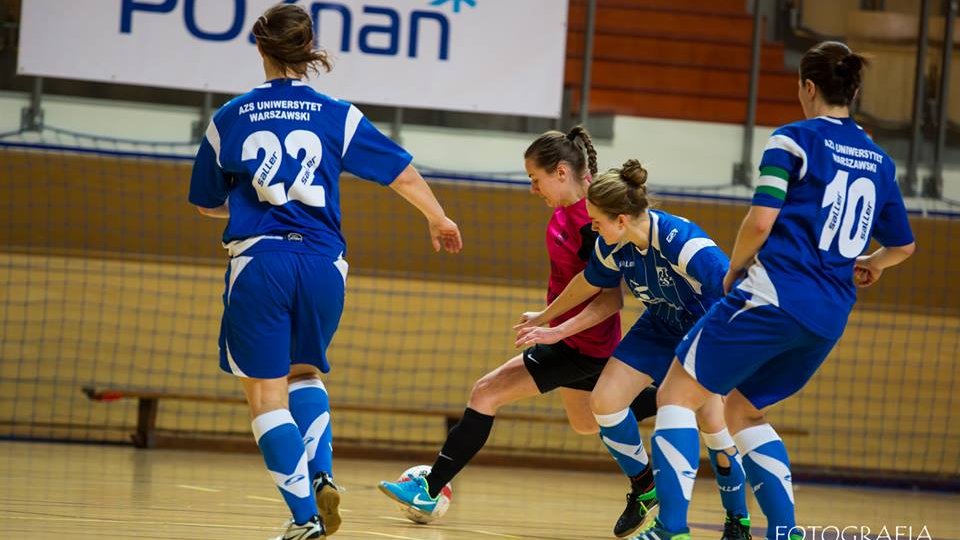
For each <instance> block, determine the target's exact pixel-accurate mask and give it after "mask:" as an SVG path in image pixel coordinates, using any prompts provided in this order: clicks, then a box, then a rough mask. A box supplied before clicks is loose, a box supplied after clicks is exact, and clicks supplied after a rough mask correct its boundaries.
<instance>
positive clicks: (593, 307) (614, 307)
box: [514, 288, 623, 348]
mask: <svg viewBox="0 0 960 540" xmlns="http://www.w3.org/2000/svg"><path fill="white" fill-rule="evenodd" d="M622 308H623V291H621V290H620V289H619V288H617V289H603V290H602V291H600V294H598V295H597V297H596V298H594V299H593V301H591V302H590V303H589V304H587V307H585V308H583V311H581V312H580V313H577V314H576V316H574V317H572V318H570V319H567V320H565V321H563V323H561V324H559V325H557V326H554V327H544V326H525V327H521V328H520V329H519V330H518V331H517V341H516V342H515V343H514V345H515V346H516V347H518V348H523V347H529V346H531V345H534V344H537V343H541V344H544V345H550V344H553V343H556V342H558V341H560V340H562V339H567V338H568V337H570V336H573V335H576V334H579V333H580V332H583V331H584V330H586V329H588V328H593V327H594V326H596V325H598V324H600V323H601V322H603V321H605V320H607V319H608V318H610V316H611V315H613V314H614V313H617V312H618V311H620V310H621V309H622ZM525 315H526V314H525ZM521 324H522V323H521ZM518 326H519V325H518Z"/></svg>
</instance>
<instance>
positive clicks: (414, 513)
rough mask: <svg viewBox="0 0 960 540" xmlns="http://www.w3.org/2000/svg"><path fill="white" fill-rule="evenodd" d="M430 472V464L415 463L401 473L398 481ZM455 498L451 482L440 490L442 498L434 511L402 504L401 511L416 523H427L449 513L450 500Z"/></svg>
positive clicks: (407, 480)
mask: <svg viewBox="0 0 960 540" xmlns="http://www.w3.org/2000/svg"><path fill="white" fill-rule="evenodd" d="M428 474H430V466H429V465H414V466H413V467H410V468H409V469H407V470H405V471H403V474H401V475H400V478H398V479H397V482H401V483H402V482H410V481H411V480H412V479H413V478H415V477H417V476H426V475H428ZM452 499H453V488H452V487H451V485H450V484H447V485H445V486H443V489H441V490H440V500H439V501H437V506H436V508H434V510H433V512H431V513H429V514H428V513H426V512H422V511H420V510H417V509H416V508H411V507H409V506H404V505H400V511H401V512H403V515H404V516H405V517H406V518H407V519H409V520H410V521H412V522H414V523H420V524H427V523H430V522H432V521H436V520H438V519H440V518H442V517H443V515H444V514H446V513H447V510H449V509H450V501H451V500H452Z"/></svg>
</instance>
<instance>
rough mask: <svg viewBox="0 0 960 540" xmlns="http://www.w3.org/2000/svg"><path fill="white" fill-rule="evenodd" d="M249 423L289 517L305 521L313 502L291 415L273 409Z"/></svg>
mask: <svg viewBox="0 0 960 540" xmlns="http://www.w3.org/2000/svg"><path fill="white" fill-rule="evenodd" d="M252 426H253V436H254V437H256V439H257V445H258V446H259V447H260V453H261V454H263V461H264V462H265V463H266V464H267V472H269V473H270V476H272V477H273V481H274V483H276V484H277V488H279V489H280V494H281V495H283V499H284V501H286V503H287V506H289V507H290V513H292V514H293V520H294V521H295V522H297V523H298V524H303V523H306V522H307V521H308V520H309V519H310V518H312V517H313V516H314V515H316V513H317V503H316V499H315V498H314V495H313V489H312V487H311V485H310V477H309V476H307V475H308V474H309V470H308V469H307V453H306V451H305V450H304V448H303V439H302V438H301V437H300V430H299V429H297V424H296V423H294V421H293V416H291V415H290V411H288V410H287V409H277V410H274V411H270V412H266V413H263V414H261V415H260V416H258V417H256V418H254V419H253V423H252Z"/></svg>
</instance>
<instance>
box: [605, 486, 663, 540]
mask: <svg viewBox="0 0 960 540" xmlns="http://www.w3.org/2000/svg"><path fill="white" fill-rule="evenodd" d="M658 504H660V502H659V501H658V500H657V488H650V490H649V491H646V492H643V493H640V492H639V491H638V490H630V493H627V507H626V508H624V509H623V513H622V514H620V518H619V519H617V524H616V525H614V526H613V535H614V536H616V537H617V538H626V537H628V536H630V535H631V534H633V533H635V532H637V529H639V528H640V527H641V526H642V525H643V522H644V521H645V520H646V519H647V516H648V515H649V514H650V511H651V510H653V509H654V508H655V507H656V506H657V505H658Z"/></svg>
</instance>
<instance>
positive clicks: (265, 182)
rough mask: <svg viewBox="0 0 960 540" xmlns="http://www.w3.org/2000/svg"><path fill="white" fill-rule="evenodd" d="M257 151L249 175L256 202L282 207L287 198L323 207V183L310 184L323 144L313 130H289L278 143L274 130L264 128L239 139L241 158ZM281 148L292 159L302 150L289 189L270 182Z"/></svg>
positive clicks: (278, 165)
mask: <svg viewBox="0 0 960 540" xmlns="http://www.w3.org/2000/svg"><path fill="white" fill-rule="evenodd" d="M261 150H262V151H263V152H264V154H263V160H262V161H261V162H260V166H259V167H257V171H256V172H255V173H254V175H253V189H255V190H256V191H257V198H258V199H260V201H262V202H268V203H270V204H272V205H274V206H283V205H284V204H286V203H287V202H289V201H300V202H302V203H303V204H305V205H307V206H314V207H324V206H326V204H327V202H326V192H325V191H324V189H323V186H315V185H313V178H314V173H315V172H316V170H317V167H319V166H320V160H321V159H322V158H323V145H322V144H321V142H320V137H317V134H316V133H313V132H312V131H307V130H304V129H297V130H294V131H291V132H290V134H289V135H287V136H286V138H285V139H284V140H283V145H282V146H281V144H280V138H279V137H277V135H276V134H275V133H273V132H271V131H265V130H262V131H256V132H253V133H251V134H250V135H249V136H248V137H247V138H246V139H245V140H244V141H243V149H242V154H241V159H242V160H243V161H250V160H255V159H257V156H258V155H259V154H260V151H261ZM283 150H286V155H288V156H290V157H291V158H293V159H297V156H299V155H300V152H304V156H303V159H302V160H300V172H299V173H298V174H297V177H296V178H294V179H293V184H292V185H291V186H290V189H289V190H288V189H286V186H285V184H284V183H283V182H277V183H276V184H271V182H273V179H274V177H275V176H276V175H277V171H279V170H280V164H281V163H282V160H283V159H284V154H283Z"/></svg>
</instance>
